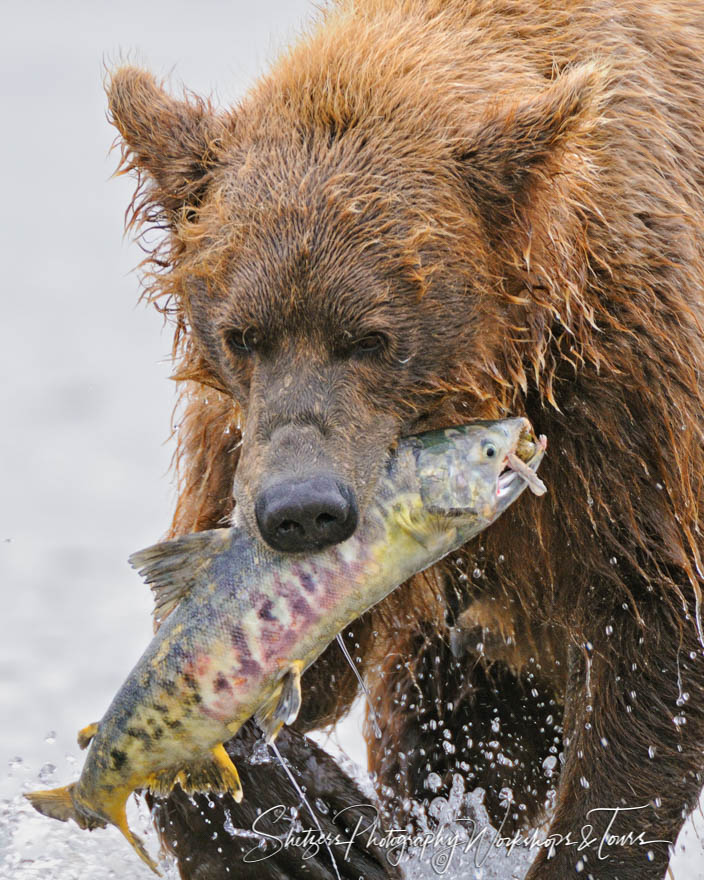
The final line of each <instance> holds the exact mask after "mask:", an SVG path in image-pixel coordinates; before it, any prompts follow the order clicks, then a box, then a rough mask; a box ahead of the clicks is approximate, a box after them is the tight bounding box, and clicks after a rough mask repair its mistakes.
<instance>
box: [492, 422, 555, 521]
mask: <svg viewBox="0 0 704 880" xmlns="http://www.w3.org/2000/svg"><path fill="white" fill-rule="evenodd" d="M546 449H547V438H546V437H545V436H544V435H542V434H541V435H540V436H539V437H537V438H536V437H535V435H534V433H533V429H532V427H531V425H530V423H529V422H528V420H527V419H526V420H525V424H524V425H523V427H522V429H521V431H520V434H519V435H518V437H517V439H516V442H515V444H514V446H513V448H512V449H511V450H510V452H508V454H507V455H506V457H505V459H504V462H503V465H504V467H503V470H502V471H501V473H500V474H499V477H498V480H497V486H496V496H497V499H498V510H497V513H500V512H502V511H503V510H505V509H506V508H507V507H508V506H509V505H510V504H511V503H512V502H513V501H514V500H515V499H516V498H517V497H518V496H519V495H520V494H521V493H522V492H523V491H524V490H525V489H526V488H529V489H530V490H531V492H533V493H534V494H535V495H544V494H545V492H546V491H547V489H546V487H545V483H543V481H542V480H541V479H540V477H539V476H538V475H537V470H538V467H539V466H540V462H541V461H542V460H543V456H544V455H545V450H546Z"/></svg>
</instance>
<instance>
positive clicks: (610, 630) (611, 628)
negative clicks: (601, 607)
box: [606, 623, 614, 636]
mask: <svg viewBox="0 0 704 880" xmlns="http://www.w3.org/2000/svg"><path fill="white" fill-rule="evenodd" d="M613 632H614V628H613V627H612V626H611V624H610V623H609V624H608V625H607V627H606V635H607V636H611V635H613Z"/></svg>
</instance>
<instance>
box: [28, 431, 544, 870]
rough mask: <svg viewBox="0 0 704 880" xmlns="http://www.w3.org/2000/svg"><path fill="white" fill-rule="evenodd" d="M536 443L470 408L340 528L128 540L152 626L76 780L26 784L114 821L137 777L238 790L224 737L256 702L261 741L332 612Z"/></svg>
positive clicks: (330, 633)
mask: <svg viewBox="0 0 704 880" xmlns="http://www.w3.org/2000/svg"><path fill="white" fill-rule="evenodd" d="M544 451H545V443H544V441H543V440H542V439H541V441H536V440H535V438H534V437H533V434H532V429H531V427H530V424H529V423H528V421H527V420H526V419H505V420H503V421H498V422H474V423H471V424H469V425H467V426H464V427H460V428H451V429H447V430H445V431H434V432H428V433H426V434H422V435H417V436H415V437H409V438H406V439H404V440H402V441H401V442H400V443H399V445H398V447H397V449H396V450H395V451H394V453H393V454H390V456H389V463H388V467H387V469H386V472H385V474H384V475H383V476H382V478H381V479H380V482H379V485H378V488H377V492H376V496H375V499H374V501H373V503H372V504H371V505H370V507H369V510H368V511H366V512H365V514H364V516H363V517H362V520H361V522H360V524H359V526H358V528H357V530H356V531H355V533H354V534H353V535H352V537H350V538H349V539H347V540H346V541H345V542H343V543H341V544H338V545H335V546H333V547H329V548H326V549H325V550H322V551H320V552H317V553H312V554H309V555H307V556H291V555H283V554H280V553H277V552H275V551H273V550H271V549H269V548H268V547H266V546H264V545H263V544H262V543H261V542H259V541H257V540H256V539H254V538H252V537H251V536H250V535H249V534H248V533H247V532H246V531H245V530H244V529H243V528H239V527H238V526H237V525H235V527H233V528H230V529H217V530H213V531H210V532H200V533H197V534H194V535H188V536H185V537H182V538H178V539H176V540H174V541H170V542H164V543H162V544H158V545H155V546H154V547H150V548H147V549H146V550H143V551H140V552H139V553H136V554H134V555H133V556H132V557H131V562H132V563H133V565H135V566H136V567H137V568H139V570H140V573H141V574H142V575H143V576H144V577H145V579H146V581H147V582H148V583H150V584H151V586H152V589H153V591H154V594H155V616H156V617H157V619H159V620H161V626H160V628H159V630H158V631H157V633H156V635H155V636H154V638H153V640H152V641H151V643H150V644H149V646H148V647H147V649H146V650H145V652H144V654H143V655H142V657H141V658H140V659H139V661H138V662H137V664H136V666H135V667H134V669H133V670H132V672H131V673H130V675H129V676H128V677H127V679H126V681H125V683H124V684H123V686H122V687H121V688H120V690H119V691H118V693H117V694H116V696H115V698H114V699H113V701H112V703H111V704H110V706H109V708H108V710H107V712H106V713H105V715H104V716H103V718H102V719H101V721H100V722H99V723H96V724H91V725H88V727H86V728H84V729H83V730H82V731H80V732H79V743H80V744H81V746H82V747H85V746H88V745H89V744H90V750H89V752H88V755H87V758H86V762H85V765H84V768H83V771H82V773H81V776H80V778H79V780H78V781H77V782H76V783H74V784H72V785H69V786H66V787H65V788H61V789H55V790H51V791H46V792H34V793H33V794H30V795H28V798H29V799H30V801H31V802H32V803H33V804H34V806H35V807H36V808H37V809H38V810H39V811H40V812H43V813H45V814H47V815H49V816H52V817H53V818H57V819H62V820H66V819H68V818H73V819H74V820H75V821H76V822H77V823H78V824H79V825H80V826H81V827H85V828H92V827H99V826H103V825H105V824H107V823H111V824H114V825H116V826H117V827H118V828H120V830H121V831H122V832H123V834H124V835H125V836H126V837H127V839H128V840H129V841H130V843H131V844H132V845H133V846H134V847H135V849H136V850H137V852H138V853H139V855H140V856H141V857H142V858H143V859H144V861H145V862H147V864H149V865H150V867H152V868H153V869H154V870H157V869H156V865H155V863H154V862H153V860H152V859H151V857H150V856H149V855H148V853H147V852H146V851H145V849H144V847H143V845H142V843H141V841H140V840H139V838H137V837H136V835H134V834H133V833H132V832H131V830H130V829H129V828H128V826H127V821H126V817H125V802H126V800H127V797H128V796H129V794H130V793H131V792H133V791H135V790H137V789H141V788H151V789H152V790H153V791H154V792H156V793H164V792H167V791H169V790H170V789H171V788H172V787H173V786H174V785H175V784H177V783H178V784H180V785H181V786H182V787H183V788H184V790H186V791H208V790H212V791H221V792H225V791H227V792H230V793H231V794H233V796H235V797H236V798H238V799H239V798H240V797H241V796H242V791H241V786H240V783H239V777H238V775H237V771H236V768H235V767H234V765H233V764H232V762H231V760H230V758H229V756H228V755H227V753H226V752H225V750H224V748H223V745H222V744H223V743H224V742H225V741H227V740H228V739H230V738H231V736H232V735H233V734H234V733H236V731H237V730H238V729H239V727H240V726H241V725H242V724H243V723H244V722H245V721H247V720H248V719H249V718H251V717H253V716H254V717H255V718H256V720H257V722H258V723H259V725H260V727H261V728H262V730H263V732H264V734H265V736H266V738H267V739H268V740H269V741H271V740H273V739H274V737H275V736H276V735H277V733H278V731H279V730H280V728H281V726H282V725H283V724H285V723H291V722H292V721H293V720H294V719H295V717H296V714H297V712H298V709H299V707H300V702H301V694H300V678H301V674H302V672H303V671H304V670H305V669H306V668H307V667H308V666H309V665H310V664H311V663H313V662H314V661H315V660H316V658H317V657H319V656H320V654H321V653H322V652H323V651H324V650H325V648H326V647H327V646H328V645H329V644H330V642H332V640H333V639H334V638H335V637H336V635H337V634H338V633H339V632H341V631H342V630H343V629H344V627H345V626H347V625H348V624H349V623H351V622H352V621H353V620H355V619H356V618H357V617H359V616H360V615H361V614H363V613H364V612H365V611H367V610H368V609H369V608H370V607H372V606H373V605H375V604H376V603H377V602H379V601H380V600H381V599H383V598H384V597H385V596H386V595H388V593H389V592H391V590H393V589H394V588H395V587H396V586H398V584H400V583H403V582H404V581H405V580H407V579H408V578H409V577H410V576H411V575H413V574H414V573H416V572H418V571H421V570H422V569H424V568H427V567H428V566H429V565H432V564H433V563H434V562H436V561H437V560H438V559H440V558H442V557H443V556H444V555H446V554H447V553H449V552H451V551H452V550H453V549H455V548H457V547H459V546H461V545H462V544H464V543H466V541H468V540H469V539H470V538H471V537H473V536H474V535H476V534H478V533H479V532H480V531H482V530H483V529H484V528H486V527H487V526H488V525H490V524H491V523H492V522H493V521H494V520H495V519H496V518H497V517H498V516H499V515H500V514H501V513H502V512H503V510H505V509H506V508H507V507H508V506H509V505H510V504H511V503H512V502H513V501H514V500H515V499H516V498H517V497H518V496H519V495H520V494H521V492H522V491H523V489H524V488H525V487H526V485H530V488H531V489H532V490H533V491H534V492H536V493H538V494H542V492H543V491H544V487H543V486H542V483H541V482H540V480H539V479H538V477H537V476H536V474H535V471H536V469H537V467H538V465H539V463H540V461H541V459H542V456H543V453H544Z"/></svg>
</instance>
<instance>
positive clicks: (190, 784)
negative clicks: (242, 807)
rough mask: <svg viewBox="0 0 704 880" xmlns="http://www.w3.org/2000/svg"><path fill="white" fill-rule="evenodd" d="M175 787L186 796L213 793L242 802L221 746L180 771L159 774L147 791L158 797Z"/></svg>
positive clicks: (236, 775)
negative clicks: (228, 796)
mask: <svg viewBox="0 0 704 880" xmlns="http://www.w3.org/2000/svg"><path fill="white" fill-rule="evenodd" d="M176 783H178V784H179V785H180V786H181V788H182V789H183V791H185V792H186V794H196V793H198V792H208V791H214V792H219V793H221V794H230V795H232V797H233V798H234V799H235V800H236V801H237V802H238V803H239V802H240V801H241V800H242V783H241V782H240V775H239V773H238V772H237V768H236V767H235V765H234V764H233V763H232V759H231V758H230V756H229V755H228V754H227V752H226V751H225V747H224V746H223V745H222V743H221V744H220V745H219V746H215V748H214V749H212V750H211V752H210V753H209V754H207V755H205V756H203V757H201V758H197V759H196V760H195V761H191V762H190V763H188V764H185V765H184V766H183V767H180V768H170V769H166V770H160V771H159V772H157V773H153V774H152V775H151V776H150V777H149V779H148V780H147V785H148V787H149V788H150V789H151V791H152V792H153V793H154V794H155V795H157V796H160V797H164V796H166V795H167V794H169V792H170V791H171V789H172V788H173V787H174V785H176Z"/></svg>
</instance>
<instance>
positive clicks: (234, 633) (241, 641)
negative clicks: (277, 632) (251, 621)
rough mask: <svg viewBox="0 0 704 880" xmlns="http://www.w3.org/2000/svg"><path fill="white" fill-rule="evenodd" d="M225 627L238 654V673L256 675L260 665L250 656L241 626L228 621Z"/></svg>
mask: <svg viewBox="0 0 704 880" xmlns="http://www.w3.org/2000/svg"><path fill="white" fill-rule="evenodd" d="M227 628H228V632H229V635H230V641H231V642H232V646H233V647H234V648H235V649H236V650H237V653H238V655H239V656H238V665H239V671H240V674H241V675H244V676H249V675H252V676H254V675H258V674H259V673H260V671H261V667H260V665H259V663H257V661H256V660H255V659H254V658H253V657H252V652H251V651H250V649H249V644H248V642H247V637H246V636H245V634H244V633H243V632H242V627H241V626H240V625H239V624H238V623H234V622H232V621H230V622H228V624H227Z"/></svg>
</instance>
